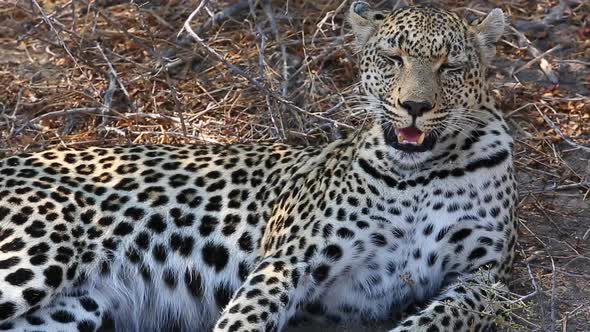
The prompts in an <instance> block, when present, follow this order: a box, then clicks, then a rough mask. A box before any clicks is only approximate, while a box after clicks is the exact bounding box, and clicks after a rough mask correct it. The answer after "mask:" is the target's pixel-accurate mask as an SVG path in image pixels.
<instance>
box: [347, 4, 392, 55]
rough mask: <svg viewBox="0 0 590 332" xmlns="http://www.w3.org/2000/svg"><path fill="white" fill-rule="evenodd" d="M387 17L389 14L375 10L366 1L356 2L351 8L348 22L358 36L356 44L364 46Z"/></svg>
mask: <svg viewBox="0 0 590 332" xmlns="http://www.w3.org/2000/svg"><path fill="white" fill-rule="evenodd" d="M385 17H387V12H385V11H380V10H374V9H373V8H371V6H370V5H369V4H368V3H366V2H364V1H355V2H353V3H352V5H351V6H350V11H349V13H348V21H349V22H350V25H351V26H352V31H353V32H354V35H355V36H356V43H357V45H358V46H359V47H361V46H363V45H364V44H365V43H366V42H367V40H368V39H369V37H370V36H371V35H372V34H373V33H374V32H375V31H376V30H377V28H378V27H379V25H380V24H381V23H382V22H383V20H384V19H385Z"/></svg>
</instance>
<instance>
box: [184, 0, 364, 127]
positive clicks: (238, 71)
mask: <svg viewBox="0 0 590 332" xmlns="http://www.w3.org/2000/svg"><path fill="white" fill-rule="evenodd" d="M206 3H207V0H204V1H202V2H201V3H200V4H199V6H197V9H195V10H194V11H193V12H192V13H191V14H190V15H189V17H188V18H187V19H186V21H185V22H184V25H183V28H182V29H181V30H180V31H179V32H178V35H180V34H181V33H182V32H183V31H186V32H188V33H189V34H190V35H191V37H193V39H194V40H195V41H196V42H197V43H198V44H199V45H201V46H202V47H203V48H205V50H206V51H207V53H209V54H210V55H212V56H213V57H214V58H216V59H217V60H218V61H220V62H221V63H223V64H224V65H225V66H226V67H227V68H228V69H229V70H230V71H232V72H233V73H234V74H236V75H239V76H241V77H243V78H245V79H246V80H247V81H248V82H250V84H252V85H254V86H255V87H256V88H258V89H259V90H261V91H262V92H264V93H266V94H267V95H269V96H270V97H272V98H274V99H276V100H278V101H280V102H281V103H283V104H285V105H287V107H289V108H290V109H292V110H294V111H297V112H300V113H302V114H305V115H309V116H312V117H315V118H318V119H321V120H324V121H327V122H330V123H333V124H334V125H336V126H340V127H345V128H349V129H353V128H354V127H353V126H350V125H347V124H344V123H341V122H339V121H336V120H332V119H329V118H326V117H323V116H321V115H317V114H314V113H310V112H308V111H306V110H304V109H302V108H300V107H298V106H297V105H295V104H293V102H291V101H289V100H286V99H285V98H283V97H282V96H281V95H279V94H277V93H276V92H274V91H272V90H270V89H269V88H268V87H266V86H265V85H264V84H262V83H260V82H259V81H257V80H255V79H253V78H252V77H250V76H249V75H248V74H246V72H245V71H243V70H242V69H240V68H239V67H237V66H236V65H234V64H232V63H231V62H229V61H227V60H226V59H225V57H224V56H222V55H221V54H219V52H217V51H216V50H215V49H213V48H212V47H211V46H209V45H208V44H207V43H205V41H204V40H203V39H202V38H201V37H200V36H199V35H197V34H196V33H195V31H194V30H193V28H192V27H191V25H190V22H191V21H192V20H193V19H194V17H195V16H196V15H197V14H198V13H199V11H200V10H201V8H203V6H204V5H205V4H206Z"/></svg>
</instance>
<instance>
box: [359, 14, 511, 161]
mask: <svg viewBox="0 0 590 332" xmlns="http://www.w3.org/2000/svg"><path fill="white" fill-rule="evenodd" d="M349 17H350V23H351V25H352V27H353V31H354V33H355V35H356V39H357V44H358V46H359V47H360V75H361V80H362V87H363V89H364V92H365V93H366V97H364V100H365V101H366V103H367V105H368V108H369V109H370V111H371V112H372V113H373V114H376V115H377V117H378V118H379V119H380V121H382V124H383V130H384V134H385V137H386V139H387V141H388V142H389V143H390V145H391V147H392V148H393V149H392V151H390V154H391V156H392V157H393V158H392V160H394V161H397V162H398V163H401V164H404V163H408V164H412V165H415V164H416V163H419V161H420V160H423V159H426V158H428V157H429V156H430V153H429V152H430V151H431V150H433V149H435V148H436V143H437V140H438V139H439V138H440V137H442V136H444V135H445V134H446V133H449V132H452V131H456V130H459V131H466V130H469V128H468V127H469V125H470V124H473V123H476V122H477V114H476V113H477V111H475V110H476V109H478V108H479V107H478V105H482V104H484V103H487V102H489V101H490V100H491V99H490V97H489V95H488V92H487V87H486V80H485V69H486V64H487V63H488V62H489V61H490V59H491V58H492V57H493V55H494V53H495V46H494V45H495V42H496V41H497V40H498V39H499V38H500V36H501V34H502V31H503V27H504V16H503V14H502V12H501V11H500V10H493V11H492V12H491V13H490V14H489V15H488V16H487V17H486V18H485V19H484V20H483V21H482V22H481V23H480V24H476V25H470V24H468V23H467V22H466V21H465V20H463V19H462V18H460V17H459V16H458V15H456V14H455V13H452V12H450V11H446V10H443V9H439V8H436V7H423V6H418V7H407V8H402V9H398V10H395V11H392V12H386V11H377V10H373V9H371V8H370V7H369V6H368V5H367V4H366V3H364V2H357V3H355V4H354V5H353V6H352V7H351V11H350V15H349ZM466 127H467V128H466Z"/></svg>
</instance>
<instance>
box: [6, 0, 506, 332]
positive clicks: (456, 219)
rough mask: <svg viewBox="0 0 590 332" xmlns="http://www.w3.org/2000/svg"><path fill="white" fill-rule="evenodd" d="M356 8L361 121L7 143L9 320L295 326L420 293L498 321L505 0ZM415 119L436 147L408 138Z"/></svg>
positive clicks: (425, 302)
mask: <svg viewBox="0 0 590 332" xmlns="http://www.w3.org/2000/svg"><path fill="white" fill-rule="evenodd" d="M500 19H501V20H502V22H499V20H500ZM350 21H351V25H352V27H353V30H354V31H355V34H356V35H357V40H358V44H359V47H360V51H361V59H360V71H361V78H362V84H363V87H364V90H365V92H366V96H367V97H366V100H367V102H366V107H367V109H368V111H369V112H370V113H371V114H373V115H374V121H373V123H372V124H371V125H369V126H368V127H367V128H365V129H363V130H362V131H361V132H360V133H358V134H356V135H353V136H351V137H349V138H346V139H342V140H338V141H335V142H333V143H331V144H328V145H325V146H321V147H302V146H288V145H283V144H257V145H228V146H189V145H186V146H165V145H161V146H126V147H114V148H99V147H94V148H87V149H80V150H77V149H54V150H48V151H45V152H39V153H32V154H22V155H19V156H13V157H9V158H7V159H4V160H2V161H0V330H9V331H31V330H35V331H96V330H97V329H98V328H99V327H101V326H102V325H104V324H105V322H107V321H110V320H112V321H114V324H115V327H116V330H118V331H162V330H172V329H176V330H181V331H210V330H211V329H214V330H215V331H218V332H220V331H232V332H237V331H280V330H282V329H283V328H284V327H285V326H286V324H287V323H288V322H289V321H290V320H291V319H297V318H304V319H320V320H324V321H326V320H327V321H329V322H341V323H346V322H353V321H364V320H380V319H391V318H394V317H399V316H400V315H401V314H402V313H404V312H407V311H408V310H410V309H412V308H417V309H418V311H417V313H415V314H413V315H410V316H409V317H408V318H406V319H405V320H403V321H401V322H399V325H398V326H397V327H396V328H395V329H394V330H393V331H397V332H399V331H431V332H432V331H467V330H468V331H483V330H486V329H489V328H491V326H492V323H493V320H494V317H495V315H496V311H497V306H495V305H494V303H495V302H494V294H495V293H496V289H498V288H501V287H502V286H501V284H500V283H499V282H502V281H504V280H505V279H506V278H508V277H509V273H510V266H511V264H512V260H513V257H514V255H513V252H514V245H515V240H516V233H515V217H514V208H515V204H516V186H515V180H514V176H513V166H512V152H511V151H512V139H511V138H510V135H509V134H508V128H507V127H506V124H505V123H504V121H503V120H502V117H501V115H500V113H499V112H498V110H497V108H496V107H495V104H494V101H493V100H492V98H491V96H490V94H489V92H488V90H487V88H486V86H485V64H486V62H487V61H488V60H489V57H490V52H492V51H493V43H494V42H495V41H496V40H497V38H499V33H501V31H500V32H499V29H498V26H499V25H500V23H503V18H501V12H499V13H498V11H493V12H492V13H491V14H490V15H489V16H488V18H486V19H485V20H484V21H483V22H482V23H480V24H479V25H473V26H472V25H468V24H467V23H465V22H464V21H463V20H462V19H460V18H459V17H457V16H456V15H455V14H453V13H450V12H448V11H444V10H442V9H437V8H433V7H408V8H405V9H400V10H397V11H394V12H380V11H375V10H373V9H371V8H370V7H369V6H368V5H367V4H365V3H362V2H355V3H354V4H353V5H352V7H351V14H350ZM410 99H411V100H420V101H421V102H429V103H431V104H432V107H431V109H430V110H428V111H425V112H422V113H421V114H413V115H412V114H409V111H408V109H406V108H404V107H403V105H402V104H404V102H405V100H410ZM400 105H401V106H400ZM410 124H412V125H415V126H416V127H418V128H420V129H421V130H424V131H427V132H429V138H428V140H429V142H430V143H429V145H428V146H427V148H425V150H424V151H420V152H416V151H413V152H412V151H410V152H408V151H404V150H403V149H401V148H397V147H396V146H397V145H396V144H398V145H399V142H397V143H396V142H395V137H393V138H392V131H393V130H394V129H395V128H400V127H405V126H408V125H410ZM425 144H426V143H425Z"/></svg>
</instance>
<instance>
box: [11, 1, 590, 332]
mask: <svg viewBox="0 0 590 332" xmlns="http://www.w3.org/2000/svg"><path fill="white" fill-rule="evenodd" d="M409 2H410V3H414V2H412V1H409ZM419 2H420V3H422V2H424V1H419ZM372 3H374V4H375V5H376V6H378V7H382V8H393V7H394V6H396V5H404V4H407V3H408V1H406V2H404V1H395V0H389V1H387V0H382V1H377V0H375V1H372ZM436 3H437V4H439V5H442V6H444V7H446V8H448V9H452V10H456V11H457V12H458V13H460V14H461V15H463V16H465V17H467V18H468V19H470V20H471V19H476V18H478V17H480V16H481V15H482V14H483V13H485V12H486V11H489V10H490V9H492V8H494V7H501V8H502V9H503V10H504V12H505V13H506V14H507V17H508V21H509V22H510V23H511V24H510V27H509V28H507V30H506V34H505V36H504V38H503V39H502V40H501V42H500V43H499V45H498V58H497V59H496V60H495V61H494V62H493V66H492V68H491V70H490V81H491V83H492V87H493V91H494V93H495V95H496V97H497V99H498V100H499V101H500V103H501V105H502V108H503V110H504V111H505V116H506V118H507V119H508V122H509V124H510V126H511V127H512V129H513V131H514V136H515V138H516V142H517V144H516V166H517V169H518V177H519V182H520V204H519V218H520V239H519V243H518V246H517V249H518V253H519V255H518V260H517V262H516V264H515V267H514V279H513V281H512V282H511V284H510V287H511V291H512V292H513V293H514V294H512V295H513V296H512V297H513V302H514V310H513V312H511V313H510V315H509V317H508V319H507V320H506V321H502V322H499V323H500V327H501V329H502V330H506V331H589V330H590V323H589V322H590V201H589V200H590V92H589V89H590V3H589V2H588V1H583V0H567V1H555V0H551V1H549V0H545V1H527V0H515V1H509V2H505V1H478V0H474V1H452V0H445V1H437V2H436ZM201 4H202V5H203V6H201ZM348 5H349V2H347V1H342V0H326V1H309V0H289V1H278V0H277V1H270V0H259V1H251V2H248V1H245V0H226V1H204V2H201V1H189V0H153V1H147V0H146V1H121V0H96V1H90V2H87V1H86V0H79V1H68V0H49V1H38V0H30V1H19V0H7V1H3V2H0V22H2V24H0V157H1V156H7V155H12V154H15V153H20V152H24V151H38V150H42V149H45V148H48V147H51V146H55V145H65V146H75V147H80V146H88V145H102V146H105V145H115V144H139V143H232V142H256V141H262V140H273V141H284V142H291V143H301V144H319V143H322V142H326V141H330V140H332V139H335V138H337V137H339V136H340V135H341V133H342V132H344V131H349V130H354V128H358V127H359V126H360V125H362V123H363V120H364V119H365V113H364V109H363V107H362V105H360V103H359V99H358V98H357V96H358V95H359V94H358V86H357V85H356V84H355V82H357V81H358V80H357V77H356V72H357V71H356V64H355V61H356V54H355V49H354V45H353V38H352V36H351V34H350V33H349V29H348V28H347V26H346V24H345V19H344V16H345V13H346V11H347V10H348ZM199 8H200V9H199ZM197 9H199V10H197ZM191 13H194V17H192V21H191V24H190V26H192V28H193V29H194V32H195V33H196V34H197V35H198V36H199V37H200V38H202V39H200V40H195V39H194V38H191V37H190V36H189V34H188V33H187V32H186V31H184V32H182V33H180V34H179V32H180V31H181V29H182V27H183V24H184V23H185V21H186V20H187V19H188V18H189V15H191ZM393 324H394V323H393V322H392V323H383V324H381V325H378V326H371V327H361V328H358V329H354V328H345V327H309V326H303V327H299V328H298V329H291V330H290V331H292V332H295V331H299V332H302V331H316V332H320V331H321V332H329V331H340V332H343V331H359V332H360V331H366V330H367V329H370V330H373V331H386V330H388V329H389V328H391V327H392V326H393Z"/></svg>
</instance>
